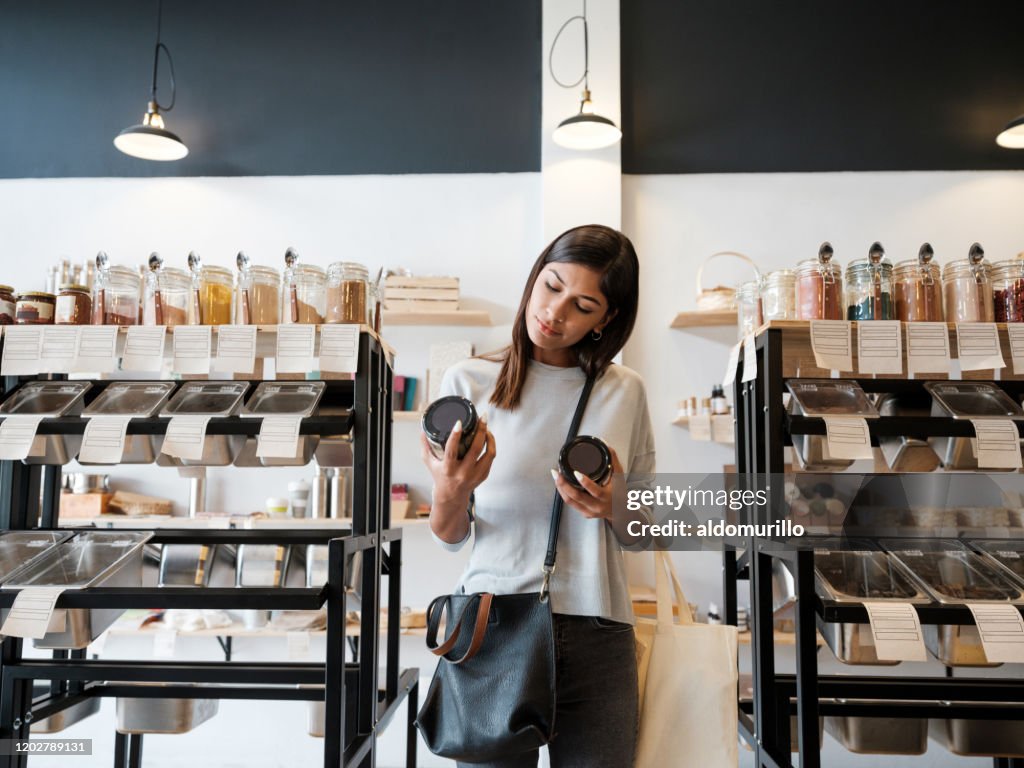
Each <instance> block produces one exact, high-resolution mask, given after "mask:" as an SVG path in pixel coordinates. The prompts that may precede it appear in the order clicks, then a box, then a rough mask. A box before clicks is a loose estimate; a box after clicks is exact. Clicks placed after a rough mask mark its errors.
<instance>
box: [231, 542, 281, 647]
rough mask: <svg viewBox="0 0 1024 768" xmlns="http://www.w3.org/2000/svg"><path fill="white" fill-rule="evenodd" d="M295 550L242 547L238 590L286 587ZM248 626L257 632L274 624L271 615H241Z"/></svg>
mask: <svg viewBox="0 0 1024 768" xmlns="http://www.w3.org/2000/svg"><path fill="white" fill-rule="evenodd" d="M290 560H291V547H286V546H282V545H279V544H240V545H239V547H238V555H237V557H236V558H235V586H236V587H283V586H284V584H285V580H286V579H287V577H288V563H289V561H290ZM241 614H242V618H243V621H244V622H245V625H246V626H247V627H249V628H250V629H255V628H258V627H262V626H264V625H266V623H267V622H268V621H270V611H269V610H260V609H250V610H245V611H241Z"/></svg>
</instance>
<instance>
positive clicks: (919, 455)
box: [875, 394, 940, 472]
mask: <svg viewBox="0 0 1024 768" xmlns="http://www.w3.org/2000/svg"><path fill="white" fill-rule="evenodd" d="M875 405H876V407H877V408H878V413H879V415H881V416H903V417H911V418H917V417H920V418H927V417H928V415H929V413H930V410H931V408H930V404H929V403H928V402H927V401H925V402H924V403H922V402H919V401H918V400H917V398H910V397H907V396H904V395H893V394H885V395H882V396H881V397H879V398H878V401H877V402H876V404H875ZM878 447H879V448H881V449H882V456H883V458H884V459H885V463H886V464H887V465H888V466H889V469H891V470H892V471H893V472H931V471H932V470H934V469H936V468H937V467H938V466H939V463H940V462H939V457H938V455H937V454H936V453H935V451H934V450H932V447H931V446H930V445H929V444H928V441H927V440H921V439H920V438H916V437H906V436H902V437H879V438H878Z"/></svg>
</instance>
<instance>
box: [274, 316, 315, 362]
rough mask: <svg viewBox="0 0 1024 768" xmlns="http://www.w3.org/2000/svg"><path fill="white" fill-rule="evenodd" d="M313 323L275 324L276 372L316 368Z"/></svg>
mask: <svg viewBox="0 0 1024 768" xmlns="http://www.w3.org/2000/svg"><path fill="white" fill-rule="evenodd" d="M315 343H316V326H315V325H303V324H294V325H279V326H277V372H278V373H306V372H308V371H312V370H315V369H316V359H315V356H314V354H313V349H314V345H315Z"/></svg>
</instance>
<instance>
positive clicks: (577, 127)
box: [548, 0, 622, 150]
mask: <svg viewBox="0 0 1024 768" xmlns="http://www.w3.org/2000/svg"><path fill="white" fill-rule="evenodd" d="M577 20H579V21H582V22H583V76H582V77H580V79H579V80H577V81H576V82H575V83H563V82H562V81H561V80H559V79H558V77H557V76H556V75H555V69H554V66H553V64H552V56H553V54H554V52H555V46H556V45H557V44H558V38H559V37H561V35H562V32H564V31H565V28H566V27H567V26H569V24H571V23H572V22H574V21H577ZM548 70H549V71H550V72H551V79H552V80H554V81H555V82H556V83H557V84H558V85H560V86H561V87H563V88H575V87H576V86H578V85H580V84H581V83H582V84H583V93H582V94H581V96H580V110H579V112H578V113H576V114H575V115H573V116H572V117H567V118H566V119H565V120H563V121H562V122H560V123H559V124H558V127H557V128H556V129H555V133H554V135H553V136H552V138H553V139H554V141H555V144H558V145H559V146H560V147H565V148H567V149H582V150H588V149H601V148H603V147H610V146H611V145H612V144H614V143H615V142H617V141H618V140H619V139H621V138H622V131H620V130H619V128H618V126H617V125H615V123H614V122H612V121H611V120H609V119H608V118H607V117H603V116H601V115H599V114H597V113H595V112H594V105H593V104H592V103H591V100H590V37H589V34H588V29H587V0H583V15H582V16H573V17H571V18H569V19H568V20H566V22H565V23H564V24H563V25H562V26H561V28H560V29H559V30H558V33H557V34H556V35H555V39H554V41H552V43H551V51H550V52H549V53H548Z"/></svg>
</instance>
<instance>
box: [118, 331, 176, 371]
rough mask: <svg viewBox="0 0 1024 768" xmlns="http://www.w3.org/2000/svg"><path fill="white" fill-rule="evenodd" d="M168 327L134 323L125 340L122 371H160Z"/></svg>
mask: <svg viewBox="0 0 1024 768" xmlns="http://www.w3.org/2000/svg"><path fill="white" fill-rule="evenodd" d="M166 343H167V327H166V326H163V325H153V326H148V325H132V326H129V327H128V336H127V338H126V339H125V342H124V353H123V354H122V356H121V370H122V371H139V372H152V373H156V372H159V371H160V369H161V368H162V367H163V364H164V345H165V344H166Z"/></svg>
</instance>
